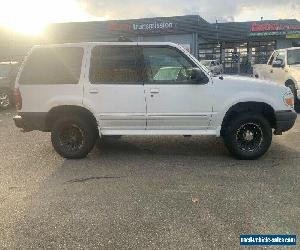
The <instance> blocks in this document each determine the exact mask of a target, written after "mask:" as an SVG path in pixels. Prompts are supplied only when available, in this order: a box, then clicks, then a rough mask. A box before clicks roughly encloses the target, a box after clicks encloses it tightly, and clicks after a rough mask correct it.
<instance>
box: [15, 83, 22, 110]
mask: <svg viewBox="0 0 300 250" xmlns="http://www.w3.org/2000/svg"><path fill="white" fill-rule="evenodd" d="M14 98H15V105H16V108H17V110H20V109H22V95H21V92H20V89H19V88H15V89H14Z"/></svg>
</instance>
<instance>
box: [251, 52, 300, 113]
mask: <svg viewBox="0 0 300 250" xmlns="http://www.w3.org/2000/svg"><path fill="white" fill-rule="evenodd" d="M253 75H254V76H255V77H256V78H260V79H264V80H271V81H273V82H276V83H277V84H279V85H285V86H287V87H289V88H290V89H291V90H292V92H293V94H294V98H295V106H296V108H297V110H299V111H300V48H297V47H296V48H288V49H279V50H275V51H274V52H273V54H272V55H271V56H270V58H269V60H268V62H267V64H256V65H254V67H253Z"/></svg>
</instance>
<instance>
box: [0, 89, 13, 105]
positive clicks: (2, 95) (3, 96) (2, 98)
mask: <svg viewBox="0 0 300 250" xmlns="http://www.w3.org/2000/svg"><path fill="white" fill-rule="evenodd" d="M10 105H11V98H10V94H9V92H8V91H7V90H3V89H0V109H7V108H9V107H10Z"/></svg>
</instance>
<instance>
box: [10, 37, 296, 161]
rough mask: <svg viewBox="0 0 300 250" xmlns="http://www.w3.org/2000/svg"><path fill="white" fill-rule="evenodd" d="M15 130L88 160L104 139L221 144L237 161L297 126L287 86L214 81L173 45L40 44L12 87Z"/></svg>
mask: <svg viewBox="0 0 300 250" xmlns="http://www.w3.org/2000/svg"><path fill="white" fill-rule="evenodd" d="M15 101H16V105H17V108H18V116H16V117H14V121H15V124H16V126H17V127H19V128H22V129H23V130H24V131H32V130H40V131H45V132H51V139H52V144H53V146H54V148H55V150H56V151H57V152H58V153H59V154H60V155H62V156H63V157H66V158H82V157H85V156H86V155H87V154H88V153H89V152H90V151H91V150H92V148H93V146H94V144H95V141H96V139H97V138H98V137H99V136H100V137H102V136H112V135H114V136H115V135H211V136H217V137H219V136H222V137H223V138H224V141H225V144H226V146H227V148H228V149H229V151H230V152H231V153H232V154H233V155H234V156H235V157H237V158H239V159H256V158H258V157H260V156H261V155H263V154H264V153H265V152H266V151H267V150H268V148H269V146H270V144H271V140H272V129H274V133H275V134H281V133H282V132H285V131H287V130H289V129H291V128H292V127H293V125H294V123H295V120H296V117H297V115H296V113H295V112H294V109H293V103H294V99H293V94H292V92H291V90H290V89H289V88H287V87H284V86H276V85H274V84H272V83H268V82H262V81H261V80H256V79H253V78H252V79H251V78H241V77H229V76H228V77H227V76H226V77H224V78H223V77H219V78H218V77H215V78H214V77H212V76H211V75H210V73H209V72H207V69H206V68H205V67H204V66H202V65H201V64H200V63H199V61H197V60H196V59H195V58H194V57H193V56H192V55H190V54H189V53H188V52H187V51H186V50H185V49H183V48H182V47H180V46H179V45H175V44H172V43H136V42H130V43H127V42H122V43H120V42H119V43H112V42H109V43H79V44H62V45H51V46H35V47H34V48H33V49H32V50H31V51H30V53H29V55H28V56H27V58H26V60H25V61H24V63H23V65H22V67H21V70H20V72H19V74H18V77H17V80H16V85H15Z"/></svg>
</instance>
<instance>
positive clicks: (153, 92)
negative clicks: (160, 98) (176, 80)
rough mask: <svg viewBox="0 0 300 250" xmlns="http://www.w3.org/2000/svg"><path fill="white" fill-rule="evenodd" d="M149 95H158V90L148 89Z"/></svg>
mask: <svg viewBox="0 0 300 250" xmlns="http://www.w3.org/2000/svg"><path fill="white" fill-rule="evenodd" d="M150 94H159V89H150Z"/></svg>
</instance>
